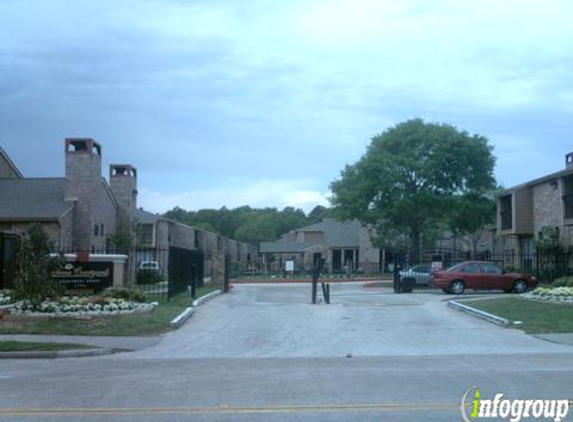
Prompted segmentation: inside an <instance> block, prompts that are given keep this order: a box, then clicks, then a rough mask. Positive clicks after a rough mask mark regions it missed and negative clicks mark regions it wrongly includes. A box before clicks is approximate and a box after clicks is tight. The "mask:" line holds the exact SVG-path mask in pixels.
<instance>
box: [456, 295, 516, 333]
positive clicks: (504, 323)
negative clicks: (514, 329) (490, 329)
mask: <svg viewBox="0 0 573 422" xmlns="http://www.w3.org/2000/svg"><path fill="white" fill-rule="evenodd" d="M448 307H450V308H452V309H455V310H456V311H460V312H463V313H466V314H468V315H472V316H474V317H477V318H480V319H483V320H485V321H488V322H491V323H492V324H495V325H499V326H500V327H504V328H507V327H508V326H509V325H510V323H509V321H508V320H507V319H505V318H501V317H498V316H497V315H493V314H490V313H488V312H484V311H480V310H479V309H476V308H472V307H471V306H468V305H463V304H461V303H459V302H456V301H454V300H450V301H449V302H448Z"/></svg>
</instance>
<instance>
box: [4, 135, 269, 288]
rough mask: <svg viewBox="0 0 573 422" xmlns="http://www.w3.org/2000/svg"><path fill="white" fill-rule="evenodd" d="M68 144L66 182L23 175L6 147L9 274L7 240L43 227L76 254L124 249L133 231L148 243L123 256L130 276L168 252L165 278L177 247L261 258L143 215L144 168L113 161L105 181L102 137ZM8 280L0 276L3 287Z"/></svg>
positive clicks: (218, 239)
mask: <svg viewBox="0 0 573 422" xmlns="http://www.w3.org/2000/svg"><path fill="white" fill-rule="evenodd" d="M64 146H65V176H64V177H61V178H26V177H23V175H22V173H21V172H20V171H19V170H18V168H17V167H16V166H15V164H14V163H13V162H12V160H11V159H10V158H9V157H8V155H7V154H6V152H5V151H4V150H2V149H0V257H4V258H3V259H1V260H0V273H2V272H3V271H5V268H6V265H5V264H6V261H7V259H5V257H6V256H7V255H8V252H7V251H8V249H10V250H11V251H13V249H14V246H13V244H12V243H10V244H8V242H7V241H6V239H8V238H9V237H10V238H11V239H12V238H14V237H17V236H19V235H21V234H22V233H23V232H25V231H26V229H27V228H28V227H29V226H30V225H31V224H36V223H39V224H41V225H42V226H43V227H44V228H45V230H46V232H47V233H48V234H49V237H50V240H51V241H52V242H53V244H54V245H55V249H56V250H57V251H65V252H73V253H77V252H89V253H92V254H93V253H99V254H106V253H110V252H118V250H117V248H115V247H114V245H113V242H110V239H111V238H113V236H116V235H118V234H119V233H120V232H121V233H125V232H128V233H130V232H131V233H132V234H133V235H134V237H135V238H136V239H138V240H139V239H142V240H143V241H142V242H140V243H139V244H137V243H136V248H128V249H129V250H122V251H119V252H122V253H127V254H129V257H130V259H129V262H128V267H127V268H128V270H129V274H130V275H128V277H130V278H131V277H132V275H133V274H134V272H135V271H134V270H135V269H136V267H137V265H138V264H139V262H141V261H142V260H145V259H147V258H148V255H146V253H149V252H150V251H153V250H161V251H163V253H164V255H163V256H164V258H162V260H163V270H162V271H163V276H164V277H166V276H167V270H168V268H169V254H170V253H171V252H172V251H173V249H174V248H177V249H179V250H181V251H188V252H201V253H205V255H210V254H211V253H212V252H216V253H219V254H226V253H228V254H229V255H230V256H231V259H234V260H237V261H244V262H245V263H247V262H249V261H250V260H251V259H253V258H254V259H256V257H257V255H258V251H257V250H256V249H254V248H253V247H251V246H249V245H246V244H240V243H238V242H235V241H232V240H230V239H225V238H222V237H220V236H217V235H216V234H214V233H209V232H206V231H204V230H199V229H196V228H193V227H189V226H186V225H184V224H181V223H178V222H176V221H173V220H169V219H166V218H163V217H160V216H157V215H155V214H151V213H148V212H145V211H143V210H139V209H138V208H137V170H136V168H135V167H133V166H132V165H130V164H112V165H110V169H109V182H108V181H107V180H106V179H105V178H104V177H102V147H101V145H100V144H99V143H97V142H96V141H95V140H93V139H90V138H68V139H66V140H65V143H64ZM138 225H139V226H138ZM135 234H138V236H135ZM10 256H11V257H13V253H12V252H11V253H10ZM150 256H151V255H150ZM180 256H181V254H180ZM153 260H158V258H157V257H155V259H153ZM7 278H8V276H3V278H2V279H0V288H2V283H3V281H2V280H5V279H7ZM4 284H5V283H4Z"/></svg>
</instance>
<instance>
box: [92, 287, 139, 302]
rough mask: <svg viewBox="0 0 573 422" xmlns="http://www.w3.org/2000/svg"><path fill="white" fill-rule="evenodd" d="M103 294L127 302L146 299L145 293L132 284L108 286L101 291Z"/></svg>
mask: <svg viewBox="0 0 573 422" xmlns="http://www.w3.org/2000/svg"><path fill="white" fill-rule="evenodd" d="M103 296H104V297H111V298H114V299H124V300H126V301H128V302H141V303H145V302H147V301H148V299H147V296H146V295H145V293H143V292H142V291H141V290H139V289H138V288H136V287H134V286H132V285H130V286H123V287H109V288H107V289H105V290H104V291H103Z"/></svg>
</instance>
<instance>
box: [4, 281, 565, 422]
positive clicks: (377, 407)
mask: <svg viewBox="0 0 573 422" xmlns="http://www.w3.org/2000/svg"><path fill="white" fill-rule="evenodd" d="M332 288H333V291H332V302H333V303H332V304H331V305H326V304H318V305H311V304H309V301H310V286H309V285H288V286H282V285H272V286H260V285H257V286H247V285H245V286H237V287H236V288H235V289H234V290H233V291H232V292H231V293H230V294H227V295H223V296H221V297H219V298H217V299H215V300H213V301H211V302H209V303H207V304H206V305H204V306H202V307H200V308H199V309H198V311H197V312H196V314H195V315H194V316H193V317H192V318H191V319H190V320H189V321H188V322H187V323H186V324H185V325H184V326H183V327H182V328H181V329H180V330H178V331H176V332H173V333H170V334H169V335H167V336H164V337H163V338H162V340H161V341H160V343H159V344H157V345H155V346H151V347H148V348H145V349H142V350H139V351H136V352H131V353H123V354H117V355H112V356H106V357H97V358H72V359H59V360H51V361H46V360H27V361H24V360H4V361H0V422H1V421H3V420H6V421H15V420H17V421H130V422H131V421H138V422H139V421H189V420H192V421H255V422H257V421H261V422H262V421H265V422H267V421H271V422H272V421H381V420H382V421H386V420H387V421H398V422H400V421H456V420H461V415H460V411H459V406H460V402H461V398H462V395H463V393H464V392H465V391H466V390H467V389H468V388H470V387H472V386H477V387H480V388H481V389H482V395H483V396H493V394H494V393H496V392H502V393H504V394H505V395H506V396H508V397H512V398H573V388H572V387H573V359H572V357H573V354H572V351H573V348H572V347H571V346H567V345H560V344H555V343H552V342H548V341H545V340H542V339H539V338H535V337H533V336H528V335H525V334H523V333H522V332H520V331H517V330H514V329H504V328H500V327H497V326H495V325H491V324H489V323H487V322H485V321H482V320H478V319H474V318H473V317H471V316H468V315H465V314H462V313H458V312H456V311H454V310H452V309H449V308H448V307H447V306H446V303H445V302H443V300H444V299H446V298H447V296H445V295H443V294H437V293H433V292H429V293H416V294H410V295H408V294H404V295H395V294H393V293H391V292H390V291H389V289H363V288H362V287H361V286H360V284H345V285H336V286H334V285H333V286H332ZM572 416H573V411H572ZM567 420H573V419H572V418H571V417H569V419H567Z"/></svg>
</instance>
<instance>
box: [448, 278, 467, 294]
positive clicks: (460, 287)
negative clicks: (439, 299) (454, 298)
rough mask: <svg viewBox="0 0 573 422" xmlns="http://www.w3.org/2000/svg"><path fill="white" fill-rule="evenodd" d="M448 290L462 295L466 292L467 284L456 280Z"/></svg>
mask: <svg viewBox="0 0 573 422" xmlns="http://www.w3.org/2000/svg"><path fill="white" fill-rule="evenodd" d="M448 290H449V291H450V293H453V294H455V295H461V294H462V293H463V292H464V291H465V290H466V283H464V281H463V280H454V281H452V282H451V283H450V287H449V289H448Z"/></svg>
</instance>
